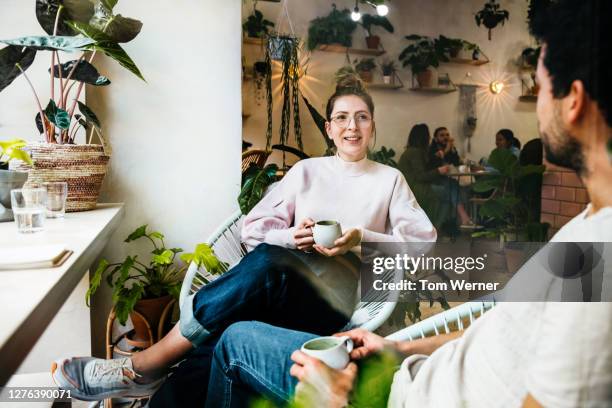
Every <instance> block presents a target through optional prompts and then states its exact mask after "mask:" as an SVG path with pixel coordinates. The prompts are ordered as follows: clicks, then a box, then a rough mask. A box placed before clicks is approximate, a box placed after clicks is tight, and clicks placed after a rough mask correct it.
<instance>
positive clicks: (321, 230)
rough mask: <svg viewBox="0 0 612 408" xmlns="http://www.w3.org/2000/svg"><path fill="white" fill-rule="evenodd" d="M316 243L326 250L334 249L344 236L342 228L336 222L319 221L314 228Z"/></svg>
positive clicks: (313, 233) (313, 234)
mask: <svg viewBox="0 0 612 408" xmlns="http://www.w3.org/2000/svg"><path fill="white" fill-rule="evenodd" d="M312 236H313V238H314V242H315V243H316V244H318V245H321V246H324V247H325V248H333V247H334V242H335V241H336V240H337V239H338V238H340V237H341V236H342V228H341V227H340V224H338V222H336V221H319V222H317V223H316V224H315V225H314V227H313V228H312Z"/></svg>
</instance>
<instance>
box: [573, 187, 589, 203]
mask: <svg viewBox="0 0 612 408" xmlns="http://www.w3.org/2000/svg"><path fill="white" fill-rule="evenodd" d="M576 202H577V203H588V202H589V194H588V193H587V191H586V190H585V189H584V188H577V189H576Z"/></svg>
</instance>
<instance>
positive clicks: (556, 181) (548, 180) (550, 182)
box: [542, 172, 562, 186]
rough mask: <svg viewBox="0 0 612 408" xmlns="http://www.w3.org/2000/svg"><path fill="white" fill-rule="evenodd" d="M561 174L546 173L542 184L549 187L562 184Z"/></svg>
mask: <svg viewBox="0 0 612 408" xmlns="http://www.w3.org/2000/svg"><path fill="white" fill-rule="evenodd" d="M561 174H562V173H557V172H550V173H548V172H547V173H544V178H543V179H542V184H544V185H547V186H558V185H560V184H561Z"/></svg>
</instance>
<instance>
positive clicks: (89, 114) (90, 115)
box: [77, 101, 146, 242]
mask: <svg viewBox="0 0 612 408" xmlns="http://www.w3.org/2000/svg"><path fill="white" fill-rule="evenodd" d="M77 103H78V104H79V111H80V112H81V113H82V114H83V116H85V119H87V121H88V122H91V123H93V124H94V126H96V127H97V128H98V130H100V128H101V127H102V126H101V125H100V121H99V120H98V117H97V116H96V114H95V113H94V112H93V111H92V110H91V109H89V107H88V106H87V105H85V104H84V103H83V102H81V101H78V102H77ZM145 227H146V226H145ZM126 242H128V241H126Z"/></svg>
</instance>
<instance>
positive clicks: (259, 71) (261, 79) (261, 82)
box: [253, 61, 268, 106]
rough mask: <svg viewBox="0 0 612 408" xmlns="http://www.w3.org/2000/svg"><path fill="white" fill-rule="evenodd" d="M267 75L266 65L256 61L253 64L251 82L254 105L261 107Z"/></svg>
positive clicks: (263, 62)
mask: <svg viewBox="0 0 612 408" xmlns="http://www.w3.org/2000/svg"><path fill="white" fill-rule="evenodd" d="M267 73H268V65H267V64H266V62H265V61H257V62H255V64H253V82H254V83H255V88H254V89H255V103H257V106H259V105H261V102H262V101H263V99H264V86H265V83H266V75H267Z"/></svg>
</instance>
